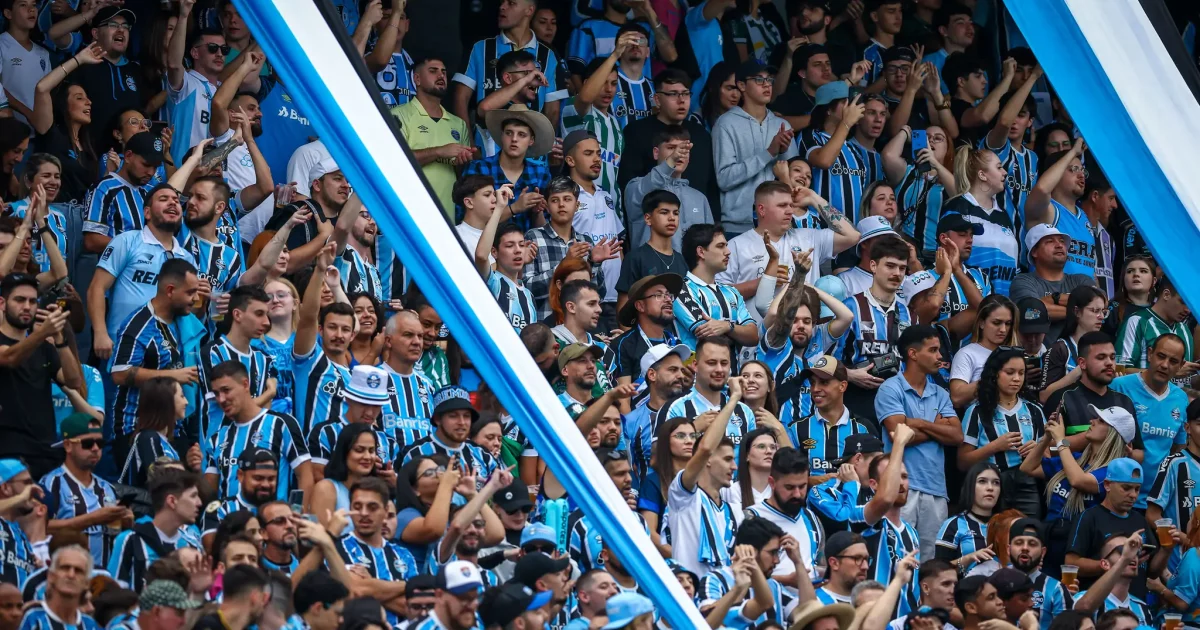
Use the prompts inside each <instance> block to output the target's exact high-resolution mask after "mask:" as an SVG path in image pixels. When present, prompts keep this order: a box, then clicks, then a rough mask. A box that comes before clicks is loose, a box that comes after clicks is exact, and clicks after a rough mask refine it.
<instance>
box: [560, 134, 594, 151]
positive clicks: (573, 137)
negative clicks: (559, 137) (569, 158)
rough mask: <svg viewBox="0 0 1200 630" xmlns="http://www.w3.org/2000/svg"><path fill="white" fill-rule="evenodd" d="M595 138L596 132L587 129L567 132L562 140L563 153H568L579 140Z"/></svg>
mask: <svg viewBox="0 0 1200 630" xmlns="http://www.w3.org/2000/svg"><path fill="white" fill-rule="evenodd" d="M595 139H596V134H594V133H592V132H590V131H588V130H587V129H576V130H575V131H572V132H571V133H569V134H567V137H565V138H563V142H562V152H563V155H566V154H568V153H570V152H571V149H574V148H575V145H577V144H579V143H580V142H583V141H584V140H595Z"/></svg>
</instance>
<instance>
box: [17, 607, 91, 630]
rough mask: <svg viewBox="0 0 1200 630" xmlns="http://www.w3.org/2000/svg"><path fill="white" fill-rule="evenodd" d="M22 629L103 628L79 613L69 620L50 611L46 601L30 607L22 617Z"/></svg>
mask: <svg viewBox="0 0 1200 630" xmlns="http://www.w3.org/2000/svg"><path fill="white" fill-rule="evenodd" d="M20 630H101V628H100V624H98V623H96V620H95V619H92V618H91V617H89V616H87V615H85V614H83V613H77V614H76V617H75V619H73V620H70V621H67V620H65V619H60V618H59V617H58V615H55V614H54V613H52V612H50V609H49V608H47V607H46V603H45V602H42V603H40V604H38V605H37V606H35V607H33V608H31V609H29V611H28V612H26V613H25V617H24V618H23V619H21V627H20Z"/></svg>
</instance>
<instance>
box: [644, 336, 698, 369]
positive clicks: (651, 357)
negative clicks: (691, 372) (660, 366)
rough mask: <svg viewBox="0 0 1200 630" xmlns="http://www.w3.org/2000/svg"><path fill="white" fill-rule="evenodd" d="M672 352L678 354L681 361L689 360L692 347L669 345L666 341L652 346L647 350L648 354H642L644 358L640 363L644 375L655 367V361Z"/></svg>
mask: <svg viewBox="0 0 1200 630" xmlns="http://www.w3.org/2000/svg"><path fill="white" fill-rule="evenodd" d="M671 354H674V355H676V356H678V357H679V360H680V361H687V360H688V357H690V356H692V349H691V348H689V347H687V346H685V345H683V344H678V345H675V346H668V345H667V344H665V343H660V344H657V345H654V346H650V349H649V350H647V351H646V354H643V355H642V360H641V362H640V363H639V366H640V367H641V368H642V376H645V375H646V372H647V371H648V370H649V369H650V368H651V367H653V366H654V364H655V363H658V362H659V361H662V360H663V359H665V358H667V356H668V355H671Z"/></svg>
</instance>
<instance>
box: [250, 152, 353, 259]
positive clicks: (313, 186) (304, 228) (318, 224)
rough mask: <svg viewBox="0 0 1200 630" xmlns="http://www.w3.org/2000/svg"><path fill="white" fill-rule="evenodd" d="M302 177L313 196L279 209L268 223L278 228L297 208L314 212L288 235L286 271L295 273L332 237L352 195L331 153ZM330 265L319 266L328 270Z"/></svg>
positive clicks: (272, 228) (325, 153) (318, 254)
mask: <svg viewBox="0 0 1200 630" xmlns="http://www.w3.org/2000/svg"><path fill="white" fill-rule="evenodd" d="M297 179H299V177H298V178H297ZM303 179H304V180H305V181H307V182H309V184H310V185H309V194H310V195H311V196H310V197H309V198H307V199H301V200H300V201H297V202H295V203H292V204H289V205H287V206H284V207H283V208H279V209H277V210H276V212H275V214H274V215H272V217H271V220H270V221H269V222H268V223H267V226H266V228H267V229H268V230H277V229H279V227H280V226H282V224H284V223H286V222H287V221H288V220H289V219H291V217H292V215H293V214H295V212H296V211H297V210H308V211H309V212H310V213H311V214H309V215H308V216H307V218H308V221H307V222H305V223H304V224H302V225H299V226H297V229H293V230H292V231H291V233H290V234H288V241H287V247H288V253H289V256H288V265H287V273H296V272H297V271H299V270H300V269H303V268H304V267H306V266H308V265H309V264H310V263H311V262H312V261H313V259H314V258H318V257H319V256H320V254H321V250H322V249H324V248H325V244H326V243H328V242H329V240H330V239H331V237H332V236H333V231H334V225H335V224H336V222H337V218H338V216H339V215H340V214H341V212H342V208H343V207H344V206H345V205H346V202H347V200H349V198H350V194H351V189H350V183H349V182H348V181H347V180H346V175H345V174H344V173H343V172H342V169H341V167H340V166H338V164H337V162H336V161H334V159H333V158H332V157H331V156H330V155H329V154H328V152H324V153H323V154H322V155H321V156H320V157H318V159H317V160H316V161H315V162H314V163H313V165H312V166H311V167H310V168H309V169H308V172H307V173H305V174H304V177H303ZM327 266H328V265H322V266H319V267H317V268H318V269H325V268H326V267H327Z"/></svg>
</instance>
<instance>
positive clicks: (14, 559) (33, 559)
mask: <svg viewBox="0 0 1200 630" xmlns="http://www.w3.org/2000/svg"><path fill="white" fill-rule="evenodd" d="M37 569H38V566H37V556H36V555H34V553H33V545H31V544H29V538H28V537H26V536H25V530H23V529H21V525H20V523H16V522H14V521H8V520H5V519H2V518H0V582H8V583H9V584H12V585H14V586H16V587H17V588H25V581H26V580H28V579H29V576H30V575H33V573H34V572H35V571H37Z"/></svg>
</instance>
